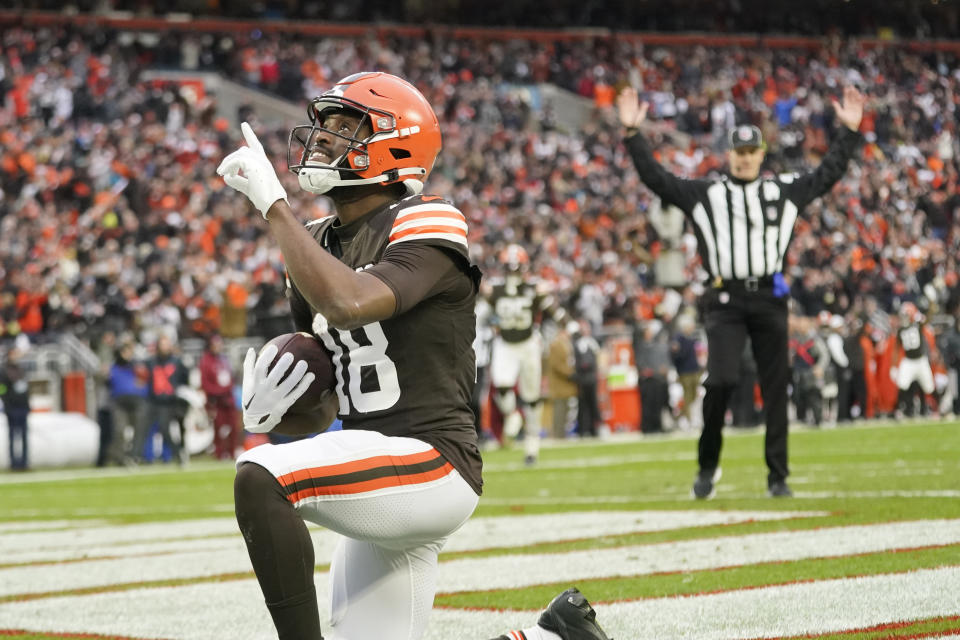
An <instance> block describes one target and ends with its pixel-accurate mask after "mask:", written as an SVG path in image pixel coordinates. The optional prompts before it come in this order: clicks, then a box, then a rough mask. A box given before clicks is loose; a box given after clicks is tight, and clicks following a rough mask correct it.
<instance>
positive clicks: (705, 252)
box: [617, 87, 864, 499]
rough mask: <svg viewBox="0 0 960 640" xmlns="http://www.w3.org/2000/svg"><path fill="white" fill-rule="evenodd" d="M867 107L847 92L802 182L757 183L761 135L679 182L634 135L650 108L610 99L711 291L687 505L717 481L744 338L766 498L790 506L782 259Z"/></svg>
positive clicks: (743, 138)
mask: <svg viewBox="0 0 960 640" xmlns="http://www.w3.org/2000/svg"><path fill="white" fill-rule="evenodd" d="M863 103H864V97H863V95H861V94H860V92H859V91H857V90H856V89H854V88H853V87H846V88H845V89H844V92H843V104H840V103H838V102H837V101H836V100H834V101H833V108H834V111H835V112H836V115H837V119H838V120H839V121H840V122H841V123H843V125H844V126H843V127H841V128H840V131H839V133H838V135H837V136H836V138H835V140H834V141H833V143H832V144H831V146H830V149H829V151H828V152H827V154H826V155H825V156H824V158H823V162H822V163H821V164H820V166H819V167H818V168H817V169H816V170H815V171H812V172H810V173H806V174H803V175H794V174H784V175H780V176H776V177H769V178H760V165H761V164H762V163H763V158H764V155H765V145H764V142H763V138H762V136H761V134H760V130H759V129H758V128H756V127H753V126H741V127H737V128H735V129H733V130H732V131H731V132H730V147H731V148H730V150H729V151H728V152H727V160H728V162H729V167H730V168H729V174H728V175H724V176H721V177H719V178H716V179H712V180H684V179H681V178H678V177H676V176H674V175H673V174H671V173H669V172H668V171H666V170H664V168H663V167H661V166H660V165H659V163H657V161H656V160H655V159H654V157H653V153H652V151H651V149H650V145H649V143H648V142H647V141H646V139H645V138H644V136H643V135H641V134H640V133H639V130H638V128H639V126H640V124H641V123H642V122H643V121H644V120H645V119H646V115H647V108H648V105H647V104H646V103H643V104H640V103H638V100H637V92H636V91H635V90H634V89H632V88H627V89H624V90H623V91H622V92H621V93H620V95H619V97H618V99H617V109H618V111H619V116H620V122H621V124H622V125H623V126H624V127H626V129H627V133H626V139H625V144H626V147H627V150H628V151H629V153H630V156H631V158H632V159H633V164H634V166H636V168H637V173H638V174H639V175H640V179H641V180H642V181H643V182H644V184H646V185H647V187H648V188H649V189H650V190H651V191H653V192H654V193H655V194H656V195H657V196H659V197H660V198H661V199H662V200H663V201H664V202H665V203H671V204H673V205H676V206H677V207H679V208H680V209H681V210H682V211H683V213H684V215H685V216H686V218H687V219H688V220H689V221H690V222H691V223H692V225H693V229H694V232H695V233H696V235H697V246H698V251H699V253H700V258H701V260H702V262H703V266H704V268H705V269H706V270H707V272H708V273H709V274H710V284H709V288H708V290H707V292H706V293H705V294H704V298H703V300H702V303H703V313H704V325H705V327H706V331H707V379H706V381H705V382H704V387H705V388H706V395H705V396H704V399H703V432H702V433H701V435H700V443H699V451H698V463H699V471H698V472H697V477H696V479H695V481H694V483H693V496H694V497H695V498H700V499H706V498H711V497H713V495H714V483H715V482H716V481H717V480H718V479H719V478H720V448H721V446H722V444H723V436H722V429H723V422H724V415H725V414H726V410H727V403H728V401H729V400H730V396H731V393H732V392H733V389H734V386H735V385H736V382H737V370H738V369H739V367H738V366H737V363H738V362H739V358H740V354H741V352H742V351H743V347H744V340H745V339H746V336H747V335H749V336H750V340H751V344H752V347H753V358H754V360H755V361H756V363H757V370H758V374H759V378H760V390H761V392H762V394H763V406H764V409H765V413H766V421H767V431H766V439H765V443H764V448H765V453H766V462H767V468H768V470H769V473H768V475H767V490H768V494H769V495H771V496H774V497H789V496H791V495H793V494H792V492H791V491H790V487H789V486H788V485H787V482H786V479H787V475H788V474H789V470H788V468H787V381H788V379H789V367H788V357H787V298H788V294H789V287H788V285H787V284H786V282H785V281H784V279H783V273H782V272H783V265H784V258H785V256H786V253H787V247H788V246H789V244H790V239H791V237H792V235H793V229H794V225H795V224H796V222H797V216H798V215H799V214H800V212H801V211H803V209H804V207H806V205H807V204H809V203H810V202H811V201H812V200H814V199H815V198H818V197H819V196H821V195H823V194H824V193H826V192H827V191H829V190H830V188H831V187H832V186H833V185H834V183H836V182H837V180H839V179H840V177H841V176H842V175H843V174H844V172H845V171H846V168H847V163H848V162H849V160H850V158H851V157H852V156H853V154H854V152H855V150H856V148H857V146H858V144H859V142H860V134H859V133H857V129H858V128H859V126H860V119H861V117H862V116H863Z"/></svg>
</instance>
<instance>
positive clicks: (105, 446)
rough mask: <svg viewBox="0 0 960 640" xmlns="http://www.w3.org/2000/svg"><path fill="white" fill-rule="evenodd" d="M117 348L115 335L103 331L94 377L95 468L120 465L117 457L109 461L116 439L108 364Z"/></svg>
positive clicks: (97, 350) (98, 344) (98, 345)
mask: <svg viewBox="0 0 960 640" xmlns="http://www.w3.org/2000/svg"><path fill="white" fill-rule="evenodd" d="M116 348H117V334H115V333H114V332H113V331H109V330H108V331H104V332H103V334H101V336H100V340H99V342H98V343H97V349H96V354H97V360H98V361H99V362H100V368H99V370H98V371H97V373H96V375H95V376H94V385H95V387H96V395H97V425H98V426H99V427H100V446H99V447H98V449H97V463H96V466H98V467H103V466H106V465H108V464H111V463H112V464H120V463H121V462H122V460H121V459H120V458H119V457H118V458H116V459H114V460H111V459H110V455H111V453H113V451H112V450H113V449H114V442H115V441H116V440H117V439H118V438H117V435H116V429H115V428H114V423H113V411H112V409H111V407H110V395H111V394H110V363H111V362H113V355H114V352H115V351H116Z"/></svg>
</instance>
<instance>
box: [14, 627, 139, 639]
mask: <svg viewBox="0 0 960 640" xmlns="http://www.w3.org/2000/svg"><path fill="white" fill-rule="evenodd" d="M38 633H42V634H43V635H45V636H53V637H54V638H85V639H88V640H156V639H151V638H133V637H130V636H101V635H97V634H95V633H56V632H53V631H27V630H26V629H0V636H25V635H32V636H35V635H37V634H38Z"/></svg>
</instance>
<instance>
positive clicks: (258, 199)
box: [217, 122, 290, 220]
mask: <svg viewBox="0 0 960 640" xmlns="http://www.w3.org/2000/svg"><path fill="white" fill-rule="evenodd" d="M240 131H242V132H243V139H244V140H246V142H247V146H246V147H240V148H239V149H237V150H236V151H234V152H233V153H231V154H230V155H228V156H227V157H226V158H224V159H223V162H221V163H220V166H219V167H217V173H218V174H219V175H221V176H223V181H224V182H226V183H227V185H228V186H231V187H233V188H234V189H236V190H237V191H239V192H240V193H242V194H243V195H245V196H247V197H248V198H249V199H250V202H252V203H253V206H255V207H256V208H257V210H258V211H259V212H260V214H261V215H262V216H263V219H264V220H266V219H267V211H269V210H270V207H271V206H273V203H274V202H276V201H277V200H283V201H284V202H287V204H290V203H289V202H288V201H287V192H286V191H285V190H284V188H283V185H281V184H280V180H279V179H278V178H277V172H276V171H274V170H273V164H272V163H271V162H270V159H269V158H268V157H267V154H266V152H264V150H263V145H262V144H260V140H258V139H257V134H255V133H254V132H253V129H251V128H250V125H249V124H247V123H246V122H244V123H243V124H241V125H240ZM241 171H242V172H243V175H240V172H241Z"/></svg>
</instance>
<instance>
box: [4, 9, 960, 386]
mask: <svg viewBox="0 0 960 640" xmlns="http://www.w3.org/2000/svg"><path fill="white" fill-rule="evenodd" d="M0 47H2V51H3V54H4V55H3V56H2V57H0V318H2V322H3V325H2V328H0V334H2V335H3V336H5V337H8V338H9V337H12V336H16V335H18V334H25V335H29V336H30V337H31V339H34V340H42V339H43V336H44V335H48V334H49V333H50V332H59V331H70V332H73V333H75V334H77V335H79V336H80V337H82V338H84V339H86V340H88V341H90V342H96V341H97V340H98V337H99V334H100V333H102V332H103V331H106V330H110V331H113V332H115V333H121V332H133V333H134V334H135V335H136V338H137V340H139V341H140V342H142V343H143V344H153V343H154V342H156V340H157V338H158V336H159V335H160V334H163V333H167V334H169V335H170V337H172V338H182V337H186V336H207V335H210V334H212V333H220V334H222V335H224V336H226V337H239V336H245V335H260V336H269V335H275V334H277V333H281V332H283V331H285V330H287V329H286V327H288V326H289V323H288V321H287V320H286V300H285V298H284V295H283V266H282V264H281V260H280V255H279V252H278V251H277V249H276V248H275V247H274V246H273V245H272V244H271V243H270V242H268V241H267V238H265V236H264V234H265V227H263V226H262V225H260V224H259V221H258V220H257V219H256V217H255V215H256V214H255V213H252V212H251V211H250V210H249V209H248V206H247V204H246V203H245V202H243V201H242V199H241V198H240V197H239V196H237V195H236V194H234V193H233V192H232V191H230V190H229V189H226V188H224V187H223V184H222V182H221V181H220V180H219V179H218V178H217V176H216V174H215V172H214V169H215V168H216V166H217V163H218V162H219V161H220V160H221V159H222V158H223V156H224V155H225V154H226V152H227V151H229V150H231V149H232V148H233V147H235V146H236V144H237V140H238V132H237V131H234V130H233V128H232V127H230V126H228V124H227V122H226V121H225V120H224V119H222V118H218V117H217V116H216V110H215V104H214V103H213V99H214V98H212V97H210V96H205V97H202V98H199V99H197V98H196V97H195V96H193V95H190V94H188V93H186V92H181V91H179V90H178V88H177V87H176V86H172V85H169V84H163V83H151V82H141V81H140V79H139V76H140V74H141V72H142V71H143V70H145V69H147V68H152V67H158V66H159V67H169V68H181V69H187V70H194V69H216V70H218V71H220V72H222V73H225V74H226V75H228V76H230V77H232V78H234V79H236V80H238V81H240V82H242V83H245V84H247V85H249V86H252V87H256V88H258V89H263V90H266V91H269V92H273V93H276V94H278V95H280V96H282V97H285V98H286V99H288V100H292V101H294V102H297V103H305V101H306V100H307V99H308V98H309V97H312V96H313V95H316V94H318V93H319V92H320V91H321V90H322V89H323V88H325V87H326V86H327V85H328V84H329V83H330V81H331V80H333V79H336V78H339V77H342V76H345V75H347V74H349V73H353V72H356V71H360V70H366V69H382V70H385V71H389V72H391V73H396V74H399V75H402V76H404V77H406V78H409V79H410V80H411V81H412V82H413V83H414V84H416V85H417V86H418V87H420V88H421V89H422V90H423V91H424V93H425V95H426V96H427V97H428V99H429V100H430V101H431V102H432V104H433V105H434V107H435V109H436V111H437V113H438V116H439V117H440V119H441V128H442V130H443V132H444V149H443V152H442V154H441V156H440V160H439V161H438V165H437V167H436V168H435V170H434V172H433V174H432V176H431V178H430V181H431V187H430V188H431V190H432V191H434V192H437V193H443V194H448V195H449V197H450V198H451V199H452V200H453V201H454V202H455V203H456V204H457V205H458V206H459V207H460V209H461V210H462V211H463V212H464V214H465V215H466V216H467V218H468V221H469V224H470V229H471V232H470V233H471V237H470V242H471V245H472V251H473V253H474V257H475V260H476V261H477V262H478V263H479V264H480V265H481V267H482V268H484V270H485V271H486V272H487V273H488V274H494V275H495V274H497V272H498V265H497V263H496V260H495V256H496V255H497V251H498V249H499V248H501V247H502V246H504V245H505V244H507V243H511V242H516V243H520V244H522V245H524V246H525V247H526V248H527V249H528V251H529V253H530V256H531V261H532V272H533V273H534V274H535V275H537V276H539V277H540V278H542V279H543V280H544V281H545V282H547V283H549V284H550V285H551V286H552V287H553V289H554V290H555V291H556V292H557V295H558V296H559V297H560V298H561V299H562V300H564V302H565V303H566V306H567V307H568V308H570V309H571V311H572V312H573V314H574V315H575V316H577V317H583V318H585V319H587V320H588V321H589V322H590V323H591V325H592V326H593V327H594V329H595V330H598V331H600V332H601V333H602V332H603V331H608V332H616V331H618V330H624V331H625V330H627V329H629V328H631V327H637V326H643V325H644V324H645V323H649V322H652V321H655V322H657V323H659V324H658V326H661V325H662V326H664V327H666V328H667V330H668V331H670V330H672V327H673V325H674V320H675V319H676V318H677V316H678V315H683V314H685V313H688V312H690V311H692V307H693V304H694V302H693V301H694V300H695V299H696V297H697V294H698V293H699V290H700V289H699V287H701V286H702V284H699V283H700V282H701V281H702V279H703V278H702V277H701V271H700V269H699V266H698V258H697V256H696V251H695V246H696V241H695V238H694V236H693V234H692V232H690V231H689V230H688V231H687V232H686V233H684V234H683V235H682V237H681V238H680V239H679V242H678V243H676V246H675V247H674V246H673V245H671V244H670V241H668V240H667V239H665V238H663V237H661V235H660V234H658V232H657V230H656V229H655V227H654V225H653V224H652V223H651V221H650V216H648V215H645V213H646V212H648V211H649V210H650V209H651V208H652V207H656V206H657V203H655V202H653V201H652V198H651V194H650V193H649V192H648V191H647V190H646V189H645V188H644V187H642V186H641V185H640V183H639V181H638V179H637V177H636V175H635V173H634V171H633V170H632V168H631V165H630V161H629V158H628V157H627V155H626V153H625V151H624V150H623V148H622V146H621V145H620V142H619V140H620V138H619V136H620V132H619V131H618V128H617V125H616V119H615V117H614V114H613V110H612V100H613V96H614V95H615V93H616V91H617V89H618V88H619V87H621V86H623V85H624V84H626V83H629V84H632V85H633V86H636V87H638V88H640V89H641V90H642V92H643V95H644V96H645V99H647V100H648V101H650V102H651V104H652V111H651V113H652V117H653V119H654V120H655V122H656V124H655V125H654V130H655V133H654V136H653V137H654V140H655V142H656V145H657V153H658V156H659V159H660V160H661V162H663V163H664V164H665V165H666V166H668V167H669V168H670V169H671V170H672V171H674V172H677V173H679V174H682V175H686V176H690V177H699V176H705V175H707V174H709V173H710V172H712V171H716V170H719V169H721V168H722V164H723V155H722V151H723V148H724V146H723V145H724V140H725V135H726V132H727V130H728V129H729V128H730V127H732V126H733V125H734V124H740V123H743V122H750V123H753V124H757V125H758V126H760V127H761V128H762V130H763V132H764V137H765V138H766V139H767V140H768V141H769V145H770V149H769V152H768V163H767V167H768V168H769V169H770V170H773V171H778V172H779V171H790V170H793V169H799V168H801V167H803V166H806V165H807V164H808V163H812V164H815V163H816V161H817V159H818V158H819V156H820V155H821V154H822V153H823V152H824V151H825V149H826V147H827V145H828V142H829V140H830V139H831V136H832V135H833V131H832V130H831V126H832V125H831V124H830V123H832V122H833V118H832V115H831V113H830V109H831V107H830V106H829V105H830V101H829V98H830V97H831V96H835V95H836V94H837V93H838V91H839V90H840V89H841V88H842V86H843V85H845V84H847V83H854V84H856V85H858V86H859V87H861V88H862V90H864V92H865V93H866V94H867V95H868V96H869V103H868V107H867V112H866V115H865V118H864V124H863V126H862V131H863V132H864V133H865V136H866V140H867V144H866V145H865V147H864V148H863V150H862V153H861V156H860V158H859V161H858V162H857V163H856V166H854V167H852V168H851V170H850V171H849V172H848V173H847V174H846V176H845V177H844V178H843V179H842V180H841V182H840V183H839V184H838V185H837V186H836V187H835V188H834V190H833V191H832V192H831V194H829V196H827V197H824V198H823V199H822V200H820V201H819V202H818V203H816V204H815V205H814V206H813V207H812V208H811V209H810V210H809V215H808V216H807V217H806V219H805V220H804V221H803V222H802V223H801V225H800V226H799V227H798V229H797V236H798V237H796V238H795V240H794V242H793V245H792V247H793V249H792V251H791V253H790V255H789V260H788V262H789V265H788V266H787V267H786V271H787V274H786V275H787V276H788V277H789V279H790V281H791V283H792V285H791V286H792V293H793V299H794V312H795V314H796V315H798V316H807V317H816V316H818V315H819V314H822V313H827V314H830V315H832V316H836V317H838V318H845V319H846V321H845V322H844V324H843V326H844V330H845V331H846V330H847V329H848V328H849V327H853V326H854V324H853V323H854V321H857V322H860V323H862V324H863V325H864V326H865V327H866V331H867V332H868V334H869V335H870V337H871V340H872V341H873V342H874V343H879V342H880V341H882V340H884V339H886V338H887V336H889V335H890V334H891V327H890V323H889V320H886V321H885V320H884V317H888V316H889V315H891V314H895V313H896V312H897V310H898V309H899V308H900V306H901V305H902V304H903V303H904V302H913V303H915V304H916V305H917V306H918V307H919V308H920V309H921V310H922V311H924V312H925V313H927V314H928V316H933V315H935V314H939V315H945V316H949V315H954V316H956V314H957V312H958V307H960V278H958V274H960V265H958V256H960V215H958V213H960V177H958V170H957V166H958V165H957V159H958V154H960V145H958V137H957V131H958V125H960V65H958V62H957V59H956V57H955V56H953V55H949V54H944V53H936V54H934V53H931V54H924V53H917V52H911V51H909V50H907V49H904V48H898V47H895V46H891V47H883V48H868V47H864V46H860V45H858V44H857V42H856V41H854V40H844V39H840V38H834V39H830V40H828V41H827V42H826V44H825V46H823V47H822V48H820V49H816V50H806V49H804V50H789V49H750V48H746V49H745V48H739V47H727V48H710V49H707V48H704V47H698V46H689V47H668V46H656V47H646V46H644V44H643V42H642V41H641V40H638V39H624V38H617V37H615V36H612V37H603V38H593V39H588V38H584V39H580V40H565V41H562V42H539V41H520V40H492V39H490V40H487V39H485V40H476V41H473V42H469V43H464V42H462V41H454V40H453V39H450V38H445V37H444V36H443V35H442V33H438V34H433V35H432V36H431V37H428V38H426V39H422V38H410V37H402V36H398V35H394V36H389V37H386V36H384V37H378V38H371V39H364V40H359V39H349V38H322V39H316V38H307V37H303V36H290V37H287V36H282V37H281V36H278V35H269V34H261V33H252V34H245V35H238V34H225V33H210V34H200V35H197V34H189V35H185V34H181V33H164V34H147V35H143V34H132V33H124V32H112V31H109V30H102V29H101V30H93V29H89V30H84V29H81V30H77V29H71V28H63V27H53V28H20V27H11V28H5V29H4V30H3V33H2V35H0ZM543 82H547V83H553V84H556V85H558V86H560V87H563V88H566V89H569V90H571V91H573V92H575V93H577V94H579V95H581V96H583V97H585V98H588V99H589V100H591V101H592V102H593V111H592V115H591V117H590V118H589V119H588V120H587V121H586V122H585V123H584V124H583V126H582V128H580V129H579V130H567V129H566V128H565V127H564V126H563V123H559V122H557V120H556V118H555V117H554V115H553V114H552V113H551V111H550V106H549V105H545V107H544V108H542V109H539V110H538V109H534V108H533V107H532V106H531V103H530V101H529V93H527V92H525V90H524V89H523V87H524V86H526V85H534V84H536V83H543ZM253 117H254V119H255V114H253ZM287 133H288V132H287V131H272V132H264V134H263V135H261V139H262V140H264V143H265V145H266V146H267V152H268V155H269V156H270V157H271V158H273V159H275V161H277V162H278V169H279V171H278V173H279V174H280V175H281V176H282V179H283V180H284V181H285V184H286V188H287V192H288V194H290V199H291V205H292V206H293V207H294V210H296V211H299V212H301V214H302V215H303V217H304V218H305V219H306V218H312V217H319V216H321V215H325V214H326V213H327V212H328V211H329V209H328V206H329V205H328V204H327V203H326V201H324V200H322V199H319V200H318V199H315V198H313V197H308V195H307V194H305V193H304V192H302V191H300V190H299V189H298V188H297V186H296V184H295V183H296V180H295V177H294V176H293V174H290V173H288V172H286V171H285V167H283V166H281V165H282V159H283V158H285V157H286V140H287ZM638 213H639V215H638ZM672 248H679V249H680V250H682V251H683V254H684V256H685V266H684V273H683V274H682V276H683V280H685V281H686V282H690V283H693V284H691V285H690V286H688V287H686V288H684V289H683V290H681V291H680V295H676V294H675V293H674V292H673V291H671V290H670V289H667V288H664V287H662V286H660V285H659V284H658V281H657V278H656V275H657V274H656V269H657V264H658V258H659V256H660V255H661V253H662V252H663V251H665V250H667V249H672ZM949 333H950V332H949V331H948V330H945V331H944V335H945V336H947V334H949ZM954 333H955V330H954ZM944 356H945V357H948V356H949V357H952V358H957V359H960V355H958V354H957V353H955V352H951V351H950V350H949V349H948V350H945V351H944ZM939 364H940V366H941V367H957V361H956V360H949V359H947V360H946V361H941V362H940V363H939Z"/></svg>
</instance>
